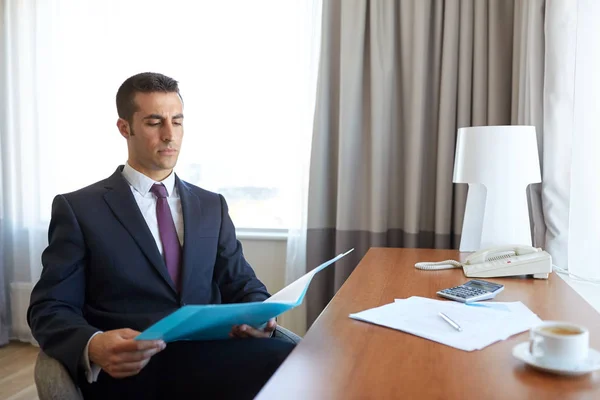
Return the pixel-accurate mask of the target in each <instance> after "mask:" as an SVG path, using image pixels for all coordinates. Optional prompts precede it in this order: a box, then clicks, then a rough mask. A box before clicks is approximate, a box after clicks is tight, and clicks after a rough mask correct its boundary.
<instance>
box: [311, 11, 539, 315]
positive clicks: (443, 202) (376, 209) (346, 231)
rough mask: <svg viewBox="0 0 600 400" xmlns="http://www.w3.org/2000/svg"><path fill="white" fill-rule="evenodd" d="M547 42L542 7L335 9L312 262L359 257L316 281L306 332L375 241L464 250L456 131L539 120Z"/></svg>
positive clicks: (316, 150) (322, 99)
mask: <svg viewBox="0 0 600 400" xmlns="http://www.w3.org/2000/svg"><path fill="white" fill-rule="evenodd" d="M540 6H542V7H541V8H540ZM536 7H537V8H536ZM540 35H541V36H540ZM540 37H542V38H543V1H541V0H540V1H534V2H527V1H501V2H499V1H493V0H489V1H488V0H485V1H484V0H481V1H474V0H464V1H459V0H454V1H452V0H450V1H444V2H441V1H434V0H428V1H424V0H400V1H396V0H379V1H368V0H356V1H343V0H331V1H327V2H325V3H324V8H323V31H322V49H321V58H320V68H319V80H318V91H317V103H316V112H315V124H314V132H313V142H312V152H311V164H310V180H309V195H308V216H307V265H308V266H309V268H311V267H314V266H316V265H319V264H320V263H321V262H323V261H324V260H327V259H329V258H331V257H333V256H334V255H336V254H339V253H341V252H343V251H345V250H347V249H349V248H352V247H354V248H355V249H356V250H355V251H354V252H353V253H352V254H350V255H349V256H348V257H345V259H343V260H341V261H340V262H338V263H337V265H336V266H335V267H334V268H329V269H327V270H325V271H323V272H322V273H320V274H318V275H317V276H316V277H315V279H314V281H313V283H312V284H311V287H310V289H309V293H308V295H307V323H308V325H310V324H311V323H312V321H313V320H314V319H315V318H316V317H317V316H318V315H319V313H320V312H321V311H322V310H323V308H324V307H325V306H326V305H327V303H328V302H329V300H330V299H331V297H332V296H333V295H334V294H335V292H336V291H337V290H338V289H339V288H340V287H341V285H342V284H343V282H344V281H345V280H346V278H347V277H348V276H349V275H350V273H351V272H352V270H353V268H354V266H356V265H357V263H358V261H359V260H360V259H361V258H362V257H363V255H364V254H365V253H366V251H367V250H368V248H369V247H376V246H393V247H429V248H456V247H458V244H459V239H460V232H461V229H462V220H463V215H464V207H465V201H466V191H467V188H466V185H456V186H455V185H453V183H452V173H453V162H454V146H455V140H456V133H457V129H458V128H459V127H465V126H477V125H510V124H511V123H514V122H516V123H525V122H527V123H535V122H539V121H540V118H541V117H540V116H536V117H535V118H533V117H530V115H531V113H530V112H529V110H528V108H527V107H528V106H531V102H532V101H536V100H537V99H539V98H540V96H541V94H540V93H541V87H539V86H536V85H533V84H531V85H530V87H527V88H526V89H523V90H522V91H523V93H522V96H523V97H524V98H523V99H521V97H520V96H517V93H520V92H519V90H520V89H519V88H521V87H522V86H523V84H522V82H521V80H527V79H529V80H533V81H535V83H536V84H537V83H538V81H539V79H543V78H540V75H539V73H540V71H539V64H535V63H534V64H535V65H534V66H532V65H531V64H530V62H531V61H532V60H531V57H533V56H534V55H535V54H539V51H541V52H542V53H543V46H542V47H541V50H540V47H539V46H540V43H539V40H538V39H539V38H540ZM534 38H535V40H534ZM524 42H525V44H523V43H524ZM528 46H529V47H528ZM531 47H535V49H532V48H531ZM529 51H533V52H534V53H533V54H532V55H531V56H529V53H528V52H529ZM536 52H537V53H536ZM534 67H535V68H534ZM532 68H533V69H532ZM542 74H543V70H542ZM541 76H543V75H541ZM517 100H519V101H517ZM526 100H527V101H526ZM518 112H520V113H521V118H518V116H514V114H515V113H518ZM532 196H533V195H532Z"/></svg>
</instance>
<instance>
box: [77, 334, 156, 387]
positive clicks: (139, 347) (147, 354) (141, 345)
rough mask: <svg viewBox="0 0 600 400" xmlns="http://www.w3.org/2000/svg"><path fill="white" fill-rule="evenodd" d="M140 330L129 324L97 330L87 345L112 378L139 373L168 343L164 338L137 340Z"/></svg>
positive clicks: (96, 361) (92, 355) (89, 351)
mask: <svg viewBox="0 0 600 400" xmlns="http://www.w3.org/2000/svg"><path fill="white" fill-rule="evenodd" d="M139 334H140V332H137V331H134V330H133V329H128V328H126V329H116V330H113V331H106V332H103V333H99V334H97V335H96V336H94V337H93V338H92V340H91V341H90V344H89V347H88V353H89V358H90V361H91V362H93V363H95V364H97V365H99V366H100V367H101V368H102V369H103V370H104V371H105V372H106V373H108V374H109V375H110V376H112V377H113V378H126V377H128V376H132V375H136V374H137V373H139V372H140V371H141V370H142V368H144V367H145V366H146V364H148V361H150V358H151V357H152V356H153V355H155V354H156V353H158V352H159V351H162V350H164V348H165V347H166V346H167V345H166V344H165V342H163V341H162V340H139V341H137V340H134V338H135V337H136V336H137V335H139Z"/></svg>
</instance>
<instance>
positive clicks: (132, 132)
mask: <svg viewBox="0 0 600 400" xmlns="http://www.w3.org/2000/svg"><path fill="white" fill-rule="evenodd" d="M135 103H136V105H137V110H138V111H136V112H135V113H134V114H133V119H132V122H131V124H129V123H128V122H127V121H125V120H123V119H119V121H118V122H117V126H118V127H119V131H120V132H121V134H122V135H123V136H124V137H125V138H126V139H127V147H128V151H129V159H128V162H129V164H130V165H131V166H132V167H133V168H135V169H136V170H138V171H140V172H142V173H143V174H145V175H147V176H149V177H150V178H152V179H154V180H156V181H160V180H162V179H164V178H166V177H167V176H168V175H169V174H170V173H171V171H172V170H173V168H174V167H175V164H176V163H177V158H178V157H179V150H180V148H181V142H182V140H183V104H182V103H181V99H180V98H179V95H178V94H177V93H162V92H153V93H136V95H135Z"/></svg>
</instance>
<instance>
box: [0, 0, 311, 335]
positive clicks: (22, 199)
mask: <svg viewBox="0 0 600 400" xmlns="http://www.w3.org/2000/svg"><path fill="white" fill-rule="evenodd" d="M317 1H318V0H315V1H305V0H286V1H280V0H256V1H246V0H219V1H187V0H170V1H166V0H106V1H98V0H57V1H46V0H28V1H20V0H0V13H1V14H0V24H2V25H1V26H0V28H1V31H0V46H1V47H0V51H1V53H0V72H1V73H0V146H1V147H0V165H1V174H0V189H1V190H0V344H1V343H3V342H5V341H6V339H7V337H8V335H9V331H10V330H11V329H10V325H11V323H12V325H13V326H12V333H11V334H12V335H13V336H17V337H19V338H21V339H23V340H28V339H29V329H28V328H27V325H26V320H25V315H24V310H25V309H26V307H27V302H28V297H26V298H23V297H22V296H19V295H18V293H26V291H27V290H26V289H27V287H28V286H29V287H30V286H31V283H32V282H35V281H36V280H37V279H38V277H39V274H40V272H41V264H40V254H41V252H42V251H43V249H44V247H45V246H46V244H47V238H46V235H47V228H48V222H49V217H50V205H51V203H52V198H53V197H54V196H55V195H56V194H58V193H64V192H68V191H72V190H76V189H78V188H81V187H83V186H86V185H88V184H91V183H93V182H95V181H98V180H100V179H103V178H105V177H107V176H109V175H110V174H111V173H112V172H113V171H114V169H115V168H116V166H117V165H118V164H122V163H123V162H124V161H125V160H126V157H127V154H126V146H125V143H124V142H123V140H122V138H121V137H120V136H119V134H118V131H117V129H116V127H115V122H116V119H117V114H116V108H115V104H114V103H115V100H114V98H115V94H116V91H117V89H118V87H119V85H120V84H121V83H122V82H123V81H124V80H125V79H126V78H127V77H129V76H131V75H133V74H135V73H139V72H143V71H155V72H161V73H164V74H166V75H169V76H172V77H173V78H175V79H177V80H179V82H180V88H181V91H182V95H183V98H184V101H185V114H186V135H185V139H184V146H183V149H182V154H181V157H180V159H179V163H178V166H177V172H178V173H179V175H180V176H182V177H183V178H184V179H186V180H188V181H190V182H192V183H195V184H198V185H200V186H202V187H204V188H207V189H209V190H214V191H219V192H221V193H223V194H224V195H225V197H226V198H227V201H228V203H229V206H230V211H231V214H232V217H233V219H234V221H235V223H236V226H237V227H238V228H249V229H259V230H260V229H263V230H265V229H267V230H272V229H278V230H283V229H287V228H288V226H289V225H290V224H292V222H291V221H292V219H294V218H296V215H297V209H296V207H298V201H295V199H301V197H299V195H298V193H299V188H301V187H302V185H301V184H300V179H301V176H302V175H301V172H300V171H301V170H302V165H303V163H305V162H306V155H305V154H306V152H307V150H306V149H308V148H309V146H310V144H309V143H310V132H311V127H312V104H311V101H312V99H313V98H314V93H312V92H311V89H310V88H311V87H314V84H313V83H312V80H314V77H313V75H314V74H312V72H311V71H312V69H311V65H312V64H313V63H314V61H313V60H312V59H311V57H312V46H313V43H314V41H315V38H314V35H317V34H318V26H319V23H320V21H318V20H317V18H318V17H319V15H318V14H316V13H315V10H320V6H315V4H316V3H317ZM315 26H316V27H317V30H316V31H315ZM309 110H310V112H309ZM307 140H308V143H307V142H306V141H307ZM300 192H301V191H300ZM294 224H295V225H297V223H296V222H294ZM281 268H284V266H281ZM11 293H12V295H11ZM11 309H12V310H13V313H14V315H13V318H11V315H10V314H11V312H10V310H11ZM17 325H18V326H17Z"/></svg>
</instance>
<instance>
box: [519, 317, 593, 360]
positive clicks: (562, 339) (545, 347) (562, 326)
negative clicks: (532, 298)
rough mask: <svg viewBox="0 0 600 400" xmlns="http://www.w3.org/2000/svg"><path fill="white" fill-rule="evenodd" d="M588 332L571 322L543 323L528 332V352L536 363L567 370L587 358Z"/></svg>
mask: <svg viewBox="0 0 600 400" xmlns="http://www.w3.org/2000/svg"><path fill="white" fill-rule="evenodd" d="M589 340H590V332H589V331H588V330H587V328H585V327H583V326H581V325H577V324H573V323H571V322H561V321H545V322H544V323H542V324H541V325H538V326H536V327H535V328H533V329H531V331H530V341H529V352H530V354H531V356H532V357H533V358H534V359H535V360H536V362H538V363H540V364H543V365H548V366H555V367H563V368H569V367H573V366H576V365H578V364H579V363H580V362H581V361H583V360H585V359H586V358H587V356H588V348H589Z"/></svg>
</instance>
